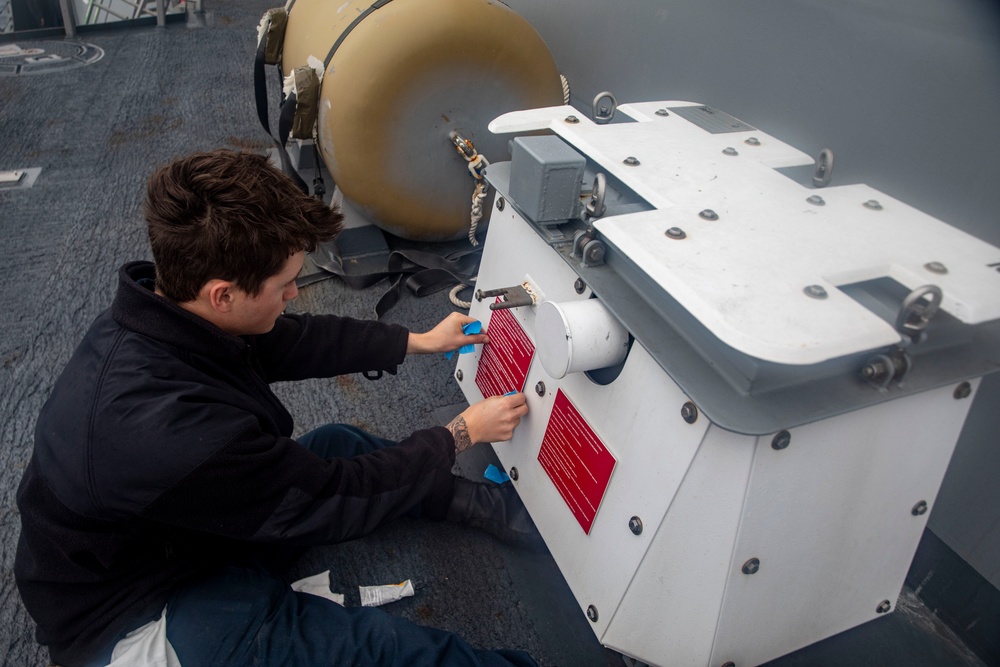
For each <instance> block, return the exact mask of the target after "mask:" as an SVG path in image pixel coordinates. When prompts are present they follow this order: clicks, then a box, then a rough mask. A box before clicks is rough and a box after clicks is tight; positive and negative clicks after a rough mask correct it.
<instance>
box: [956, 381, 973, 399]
mask: <svg viewBox="0 0 1000 667" xmlns="http://www.w3.org/2000/svg"><path fill="white" fill-rule="evenodd" d="M971 394H972V385H971V384H969V383H968V382H963V383H962V384H960V385H958V386H957V387H955V393H954V396H955V400H958V401H960V400H962V399H963V398H968V397H969V396H970V395H971Z"/></svg>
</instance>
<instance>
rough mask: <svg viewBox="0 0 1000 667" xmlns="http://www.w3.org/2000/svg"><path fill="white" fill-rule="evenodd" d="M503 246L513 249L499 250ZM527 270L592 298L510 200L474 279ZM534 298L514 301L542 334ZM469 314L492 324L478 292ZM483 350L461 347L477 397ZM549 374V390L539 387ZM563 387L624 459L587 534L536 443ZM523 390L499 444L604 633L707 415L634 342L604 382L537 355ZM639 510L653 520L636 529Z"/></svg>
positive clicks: (482, 283)
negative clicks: (515, 418) (685, 414)
mask: <svg viewBox="0 0 1000 667" xmlns="http://www.w3.org/2000/svg"><path fill="white" fill-rule="evenodd" d="M503 248H506V249H508V250H507V251H503V252H501V249H503ZM525 273H530V274H531V277H532V279H533V281H534V283H535V284H536V285H537V286H538V287H539V288H540V289H541V290H542V291H544V292H545V294H546V297H547V298H548V299H549V300H556V301H559V302H560V303H568V302H572V301H575V300H576V301H579V300H586V299H588V298H589V296H590V292H589V290H587V291H586V292H584V293H583V294H577V293H576V291H575V289H574V288H573V283H574V281H575V279H576V275H575V274H574V273H573V271H572V270H571V269H570V268H569V266H567V265H566V264H565V263H564V262H563V261H562V260H561V259H559V258H557V257H555V256H554V255H553V251H552V250H551V249H550V248H548V246H546V245H545V243H544V242H542V240H541V239H540V238H539V237H538V236H537V234H535V232H533V231H532V230H531V229H529V228H528V227H527V225H525V224H524V223H523V221H521V220H520V219H519V218H518V217H517V215H516V213H514V212H513V210H512V208H511V207H509V206H508V207H506V208H505V210H504V211H502V212H501V211H497V210H496V209H494V210H493V213H492V218H491V222H490V230H489V235H488V239H487V242H486V250H485V251H484V255H483V261H482V264H481V266H480V272H479V280H478V282H477V287H478V288H481V289H493V288H499V287H506V286H511V285H519V284H520V283H521V281H522V280H523V277H524V274H525ZM535 311H536V308H535V307H524V308H515V309H513V311H511V312H512V313H513V314H514V316H515V317H516V318H517V320H518V321H519V322H520V323H521V324H522V326H524V328H525V331H526V332H527V334H528V336H529V337H530V338H532V340H535V334H534V332H535ZM470 314H471V315H472V316H473V317H475V318H477V319H479V320H480V321H482V322H483V323H484V324H485V325H486V326H487V329H488V320H489V317H490V311H489V309H488V304H487V301H486V300H484V301H482V302H475V301H473V306H472V309H471V310H470ZM479 355H480V352H479V351H478V350H477V352H476V353H475V354H464V355H459V356H460V359H459V361H458V370H461V371H462V376H463V380H462V381H461V382H460V383H459V384H460V386H461V387H462V390H463V391H464V393H465V396H466V398H467V399H468V400H469V401H470V402H474V401H477V400H480V399H481V398H482V395H481V394H480V392H479V390H478V388H477V387H476V386H475V382H474V378H475V374H476V368H477V365H478V358H479ZM539 381H542V382H544V383H545V388H546V391H545V395H544V396H539V395H538V394H537V393H536V392H535V390H534V387H535V385H536V383H538V382H539ZM558 389H562V391H563V392H564V393H565V394H566V395H567V397H568V398H569V399H570V400H571V401H572V402H573V404H574V405H575V406H576V407H577V409H579V411H580V412H581V414H582V415H583V416H584V418H585V419H586V421H587V422H588V424H589V425H590V426H591V427H592V428H593V429H594V431H595V432H596V433H597V435H598V436H599V437H600V438H601V439H602V441H603V442H604V444H605V446H606V447H607V448H608V449H609V450H610V451H611V453H612V454H613V455H614V456H615V458H616V459H617V465H616V468H615V470H614V473H613V474H612V476H611V481H610V483H609V485H608V489H607V491H606V493H605V496H604V499H603V502H602V504H601V506H600V508H599V509H598V512H597V516H596V518H595V520H594V524H593V526H592V528H591V531H590V534H589V535H587V534H585V533H584V531H583V529H582V528H581V527H580V524H579V523H577V521H576V519H575V518H574V517H573V515H572V513H571V512H570V510H569V508H568V507H567V506H566V503H565V502H564V501H563V499H562V497H561V496H560V495H559V493H558V491H557V490H556V487H555V485H554V484H553V483H552V482H551V481H550V479H549V478H548V475H547V474H546V472H545V471H544V469H543V468H542V467H541V465H540V464H539V462H538V451H539V448H540V446H541V442H542V437H543V435H544V433H545V428H546V426H547V424H548V418H549V414H550V413H551V410H552V404H553V401H554V399H555V394H556V391H557V390H558ZM525 394H526V397H527V401H528V409H529V412H528V415H527V416H526V417H525V418H524V419H523V420H522V421H521V424H520V425H519V426H518V427H517V430H516V431H515V433H514V438H513V439H512V440H511V441H510V442H502V443H496V444H495V445H494V449H495V450H496V452H497V455H498V456H499V457H500V460H501V462H502V463H503V464H504V468H505V469H506V470H507V471H508V472H509V471H510V468H511V467H516V468H517V469H518V480H517V481H516V482H515V485H516V487H517V490H518V493H519V494H520V496H521V499H522V500H523V501H524V503H525V505H526V506H527V507H528V510H529V512H530V513H531V517H532V519H533V520H534V522H535V525H536V526H537V527H538V530H539V531H540V532H541V534H542V537H544V538H545V542H546V544H547V545H548V547H549V550H550V551H551V553H552V556H553V558H554V559H555V561H556V563H557V564H558V565H559V569H560V571H561V572H562V574H563V576H564V577H565V579H566V581H567V583H568V584H569V586H570V589H571V590H572V591H573V594H574V596H575V597H576V599H577V601H578V602H579V604H580V610H581V614H582V613H584V611H585V610H586V608H587V606H588V605H591V604H593V605H594V606H595V607H597V609H598V612H599V619H598V622H597V623H594V624H592V627H593V629H594V632H595V633H596V634H597V636H598V637H600V636H601V635H602V634H603V632H604V630H605V628H607V626H608V623H609V622H610V621H611V618H612V616H613V615H614V610H615V609H616V608H617V607H618V604H619V602H620V601H621V598H622V596H623V595H624V593H625V589H626V588H627V587H628V585H629V582H630V581H631V579H632V575H633V573H634V572H635V570H636V568H637V567H638V566H639V563H640V561H641V560H642V558H643V555H644V554H645V553H646V550H647V549H648V548H649V544H650V542H651V541H652V538H653V535H654V533H655V529H656V526H658V525H659V524H660V522H661V521H662V518H663V516H664V514H665V513H666V511H667V507H668V505H669V504H670V501H671V498H672V497H673V495H674V493H675V492H676V490H677V488H678V487H679V486H680V484H681V480H682V479H683V477H684V474H685V471H686V470H687V468H688V466H689V464H690V461H691V459H692V458H693V456H694V454H695V451H696V450H697V448H698V444H699V443H700V442H701V440H702V437H703V435H704V433H705V431H706V429H707V428H708V426H709V424H708V423H707V420H705V419H704V418H702V419H699V420H698V421H696V422H695V423H694V424H687V423H686V422H684V420H683V419H682V418H681V414H680V409H681V406H682V405H683V404H684V403H685V401H687V397H686V396H685V395H684V394H683V393H682V392H681V391H680V389H679V388H678V387H677V386H676V385H675V384H674V383H673V382H672V381H671V380H670V379H669V378H668V377H667V376H666V375H665V374H664V373H663V371H662V370H661V369H660V367H659V366H658V365H657V364H656V362H654V361H653V359H652V358H651V357H650V356H649V355H648V353H646V352H645V350H643V349H642V347H641V346H640V345H639V344H638V343H636V344H634V345H633V346H632V350H631V352H630V353H629V356H628V359H627V361H626V363H625V367H624V369H623V370H622V374H621V376H619V377H618V379H617V380H615V381H614V382H613V383H611V384H609V385H606V386H601V385H597V384H595V383H594V382H592V381H591V380H590V379H588V378H587V377H586V375H584V374H583V373H569V374H568V375H566V377H564V378H562V379H556V378H553V377H551V376H550V375H548V374H547V373H546V372H545V369H544V368H542V365H541V364H540V363H538V360H537V355H536V359H535V360H534V362H533V363H532V366H531V368H530V370H529V372H528V378H527V382H526V389H525ZM632 516H639V517H640V518H641V519H642V521H643V523H644V524H645V526H646V530H644V531H643V533H642V534H641V535H639V536H636V535H633V534H632V532H631V531H630V530H629V527H628V522H629V519H630V518H631V517H632Z"/></svg>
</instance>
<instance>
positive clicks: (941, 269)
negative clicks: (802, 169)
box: [924, 262, 948, 275]
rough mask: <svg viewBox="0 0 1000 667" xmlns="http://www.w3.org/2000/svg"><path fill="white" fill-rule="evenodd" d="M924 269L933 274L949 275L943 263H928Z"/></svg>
mask: <svg viewBox="0 0 1000 667" xmlns="http://www.w3.org/2000/svg"><path fill="white" fill-rule="evenodd" d="M924 268H925V269H927V270H928V271H930V272H931V273H939V274H941V275H944V274H945V273H948V267H947V266H945V265H944V264H942V263H941V262H927V263H926V264H924Z"/></svg>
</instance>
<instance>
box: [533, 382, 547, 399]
mask: <svg viewBox="0 0 1000 667" xmlns="http://www.w3.org/2000/svg"><path fill="white" fill-rule="evenodd" d="M535 393H536V394H538V395H539V396H544V395H545V383H544V382H542V381H541V380H539V381H538V382H537V383H536V384H535Z"/></svg>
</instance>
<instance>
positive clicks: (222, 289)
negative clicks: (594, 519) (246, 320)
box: [201, 278, 236, 313]
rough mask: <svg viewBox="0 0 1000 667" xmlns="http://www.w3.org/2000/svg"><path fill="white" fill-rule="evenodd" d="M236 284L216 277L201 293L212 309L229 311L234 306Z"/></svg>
mask: <svg viewBox="0 0 1000 667" xmlns="http://www.w3.org/2000/svg"><path fill="white" fill-rule="evenodd" d="M235 287H236V286H235V285H234V284H233V283H232V282H230V281H228V280H220V279H218V278H214V279H212V280H209V281H208V282H207V283H205V285H204V286H203V287H202V288H201V293H202V295H203V296H204V297H205V300H206V302H207V304H208V305H209V306H211V308H212V310H214V311H215V312H218V313H228V312H229V311H230V310H232V307H233V297H234V292H235Z"/></svg>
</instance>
